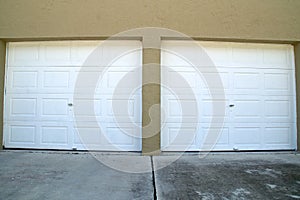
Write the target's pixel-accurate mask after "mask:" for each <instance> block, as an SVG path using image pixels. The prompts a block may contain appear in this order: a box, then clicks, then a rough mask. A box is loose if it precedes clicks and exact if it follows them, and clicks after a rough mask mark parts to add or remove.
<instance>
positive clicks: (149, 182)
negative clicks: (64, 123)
mask: <svg viewBox="0 0 300 200" xmlns="http://www.w3.org/2000/svg"><path fill="white" fill-rule="evenodd" d="M178 155H179V154H176V153H165V154H163V155H161V156H153V157H152V156H140V154H139V153H89V152H61V151H59V152H57V151H1V152H0V177H1V179H0V199H276V198H278V199H297V198H300V170H299V169H300V155H299V154H296V153H292V152H276V153H241V152H240V153H212V154H209V155H207V156H206V157H204V158H199V155H198V154H190V153H186V154H183V155H182V156H180V157H179V156H178ZM108 164H113V165H111V166H108ZM124 166H125V167H126V166H131V168H132V169H133V171H134V170H140V169H144V172H143V173H128V172H124V171H119V169H123V170H124ZM118 167H119V169H116V168H118ZM122 167H123V168H122ZM114 168H115V169H114ZM125 169H126V168H125ZM152 170H153V172H152ZM136 172H138V171H136Z"/></svg>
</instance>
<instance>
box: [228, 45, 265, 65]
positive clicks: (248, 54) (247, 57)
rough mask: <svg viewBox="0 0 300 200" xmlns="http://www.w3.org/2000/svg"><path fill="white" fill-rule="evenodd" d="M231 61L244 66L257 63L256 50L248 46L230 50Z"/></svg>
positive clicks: (257, 55) (257, 54) (257, 53)
mask: <svg viewBox="0 0 300 200" xmlns="http://www.w3.org/2000/svg"><path fill="white" fill-rule="evenodd" d="M232 59H233V61H234V62H236V63H239V64H244V65H246V66H248V65H252V66H253V67H254V65H255V64H256V63H258V59H259V52H258V49H257V48H256V47H254V46H250V45H241V46H240V47H233V48H232Z"/></svg>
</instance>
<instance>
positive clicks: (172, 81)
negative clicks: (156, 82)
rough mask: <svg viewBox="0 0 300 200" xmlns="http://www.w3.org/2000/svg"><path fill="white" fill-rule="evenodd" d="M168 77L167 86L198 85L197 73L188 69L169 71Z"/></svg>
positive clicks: (186, 86) (187, 86) (183, 86)
mask: <svg viewBox="0 0 300 200" xmlns="http://www.w3.org/2000/svg"><path fill="white" fill-rule="evenodd" d="M166 73H167V74H166V76H167V77H168V80H167V82H166V83H165V84H166V85H167V86H169V87H171V88H170V89H173V88H187V89H190V88H195V87H196V74H195V72H186V71H184V72H183V71H167V72H166Z"/></svg>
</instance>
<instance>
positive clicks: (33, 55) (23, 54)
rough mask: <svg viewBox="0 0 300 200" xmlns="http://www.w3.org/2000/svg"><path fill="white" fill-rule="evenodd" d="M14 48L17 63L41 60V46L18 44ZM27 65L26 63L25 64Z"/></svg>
mask: <svg viewBox="0 0 300 200" xmlns="http://www.w3.org/2000/svg"><path fill="white" fill-rule="evenodd" d="M18 45H19V46H15V47H13V52H14V60H15V61H36V60H38V59H39V46H38V45H36V46H32V45H31V44H28V45H26V44H21V43H19V44H18ZM24 64H25V65H26V63H24Z"/></svg>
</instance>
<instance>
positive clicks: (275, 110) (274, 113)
mask: <svg viewBox="0 0 300 200" xmlns="http://www.w3.org/2000/svg"><path fill="white" fill-rule="evenodd" d="M264 108H265V121H266V122H295V111H294V104H293V102H292V101H291V100H290V99H288V98H276V99H275V98H273V99H271V98H270V99H265V102H264Z"/></svg>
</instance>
